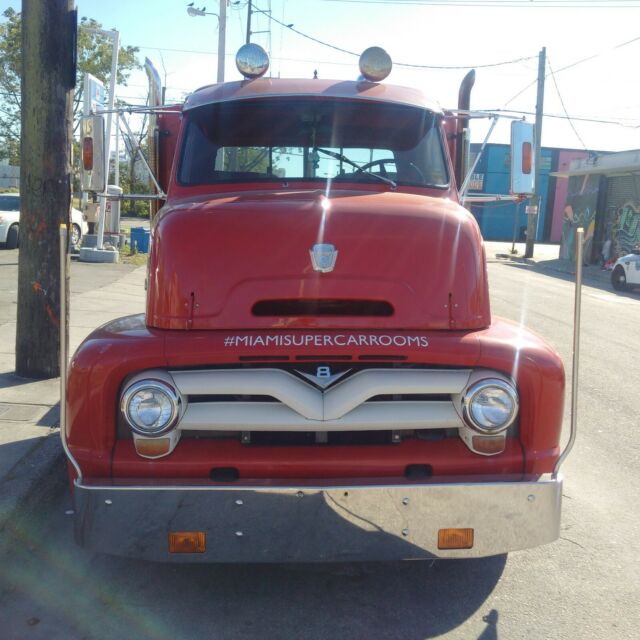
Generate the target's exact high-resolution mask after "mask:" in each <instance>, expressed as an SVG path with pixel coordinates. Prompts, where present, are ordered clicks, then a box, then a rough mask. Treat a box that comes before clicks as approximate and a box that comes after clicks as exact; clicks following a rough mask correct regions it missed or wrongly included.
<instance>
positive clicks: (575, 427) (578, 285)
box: [553, 227, 584, 477]
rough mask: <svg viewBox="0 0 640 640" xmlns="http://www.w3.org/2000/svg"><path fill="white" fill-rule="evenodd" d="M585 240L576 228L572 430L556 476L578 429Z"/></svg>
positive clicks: (557, 465) (581, 231)
mask: <svg viewBox="0 0 640 640" xmlns="http://www.w3.org/2000/svg"><path fill="white" fill-rule="evenodd" d="M583 241H584V229H583V228H582V227H579V228H578V229H576V290H575V298H574V305H573V366H572V369H571V432H570V433H569V442H567V446H566V447H565V448H564V451H563V452H562V454H561V455H560V457H559V458H558V461H557V462H556V466H555V467H554V469H553V476H554V477H556V476H557V475H558V473H559V471H560V466H561V465H562V463H563V462H564V461H565V460H566V459H567V456H568V455H569V453H570V452H571V449H572V448H573V445H574V444H575V441H576V433H577V430H578V365H579V358H580V303H581V299H582V298H581V293H582V244H583Z"/></svg>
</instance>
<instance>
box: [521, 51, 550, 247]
mask: <svg viewBox="0 0 640 640" xmlns="http://www.w3.org/2000/svg"><path fill="white" fill-rule="evenodd" d="M546 66H547V49H546V47H542V50H541V51H540V54H539V55H538V93H537V96H536V141H535V161H534V164H535V173H536V177H535V182H534V187H533V188H534V193H533V195H532V196H531V200H530V202H531V204H533V205H534V206H537V207H538V209H537V211H538V213H536V214H532V215H529V216H528V217H527V249H526V251H525V254H524V257H525V258H533V245H534V244H535V241H536V237H535V236H536V228H537V222H538V215H539V214H540V201H541V200H542V197H541V194H540V156H541V148H542V111H543V108H544V78H545V70H546Z"/></svg>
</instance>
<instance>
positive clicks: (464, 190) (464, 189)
mask: <svg viewBox="0 0 640 640" xmlns="http://www.w3.org/2000/svg"><path fill="white" fill-rule="evenodd" d="M496 124H498V118H497V116H496V117H495V118H494V119H493V120H492V122H491V126H490V127H489V131H487V135H486V136H485V137H484V141H483V143H482V146H481V147H480V151H478V154H477V155H476V159H475V160H474V162H473V165H472V166H471V168H470V169H469V171H468V173H467V175H466V176H465V177H464V182H463V183H462V186H461V187H460V199H463V198H464V197H465V195H467V189H468V188H469V183H470V182H471V176H472V175H473V172H474V171H475V169H476V166H477V165H478V162H480V158H481V157H482V154H483V153H484V150H485V147H486V146H487V142H489V138H490V137H491V134H492V133H493V130H494V128H495V126H496Z"/></svg>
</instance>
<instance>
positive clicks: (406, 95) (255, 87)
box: [183, 78, 442, 113]
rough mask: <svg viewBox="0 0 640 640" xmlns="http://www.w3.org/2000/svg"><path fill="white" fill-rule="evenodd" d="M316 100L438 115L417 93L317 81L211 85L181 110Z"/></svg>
mask: <svg viewBox="0 0 640 640" xmlns="http://www.w3.org/2000/svg"><path fill="white" fill-rule="evenodd" d="M305 96H316V97H325V98H332V99H351V98H352V99H356V100H375V101H378V102H387V103H392V104H402V105H406V106H411V107H419V108H422V109H428V110H430V111H433V112H435V113H442V109H441V107H440V105H438V104H437V103H436V102H435V101H433V100H430V99H429V98H427V97H426V96H425V95H424V94H423V93H422V92H421V91H419V90H418V89H413V88H409V87H400V86H397V85H390V84H382V83H377V82H369V81H367V80H362V81H353V80H321V79H313V80H310V79H290V78H287V79H280V78H258V79H256V80H243V81H237V82H225V83H224V84H212V85H207V86H205V87H201V88H200V89H197V90H196V91H194V92H193V93H192V94H190V95H189V96H188V97H187V99H186V101H185V103H184V107H183V111H189V110H191V109H195V108H197V107H201V106H204V105H209V104H214V103H219V102H229V101H234V100H250V99H256V98H282V97H305Z"/></svg>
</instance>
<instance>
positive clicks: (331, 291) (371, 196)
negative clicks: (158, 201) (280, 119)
mask: <svg viewBox="0 0 640 640" xmlns="http://www.w3.org/2000/svg"><path fill="white" fill-rule="evenodd" d="M319 244H325V245H326V244H330V245H333V247H334V248H335V250H336V251H337V256H336V260H335V265H334V266H333V270H331V271H328V272H319V271H316V270H314V265H313V264H312V259H311V253H310V252H311V251H312V250H313V247H314V246H315V245H319ZM147 324H148V326H150V327H156V328H164V329H263V328H285V327H286V328H309V327H322V328H328V329H329V328H335V329H343V328H370V329H375V328H395V329H443V330H448V329H458V330H459V329H480V328H484V327H487V326H489V324H490V312H489V299H488V287H487V276H486V266H485V259H484V249H483V244H482V238H481V236H480V232H479V230H478V226H477V224H476V223H475V220H474V219H473V217H472V216H471V215H470V214H469V213H468V212H467V211H466V210H465V209H463V208H462V207H460V206H459V205H458V204H456V203H454V202H452V201H451V200H449V199H447V198H437V197H429V196H424V195H416V194H408V193H398V192H394V191H388V192H382V193H380V192H371V191H367V192H364V191H333V192H331V195H330V197H326V196H325V195H324V193H323V192H322V191H316V190H314V191H311V190H304V191H302V190H301V191H291V190H282V191H251V192H238V193H233V194H229V193H227V194H224V195H216V196H205V197H202V196H200V197H198V198H197V199H189V201H184V200H183V201H176V202H173V203H171V202H170V203H168V204H167V205H166V206H165V207H164V208H163V209H162V210H161V212H160V213H159V214H158V216H157V218H156V221H155V224H154V228H153V231H152V251H151V256H150V261H149V280H148V298H147Z"/></svg>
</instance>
